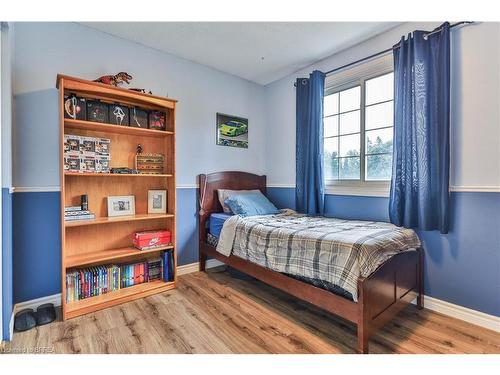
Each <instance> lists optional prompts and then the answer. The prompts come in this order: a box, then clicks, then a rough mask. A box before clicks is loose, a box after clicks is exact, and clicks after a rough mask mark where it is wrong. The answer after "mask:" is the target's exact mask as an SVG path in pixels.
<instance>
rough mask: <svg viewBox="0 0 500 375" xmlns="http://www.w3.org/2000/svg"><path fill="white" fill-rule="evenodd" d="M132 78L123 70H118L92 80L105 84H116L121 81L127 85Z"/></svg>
mask: <svg viewBox="0 0 500 375" xmlns="http://www.w3.org/2000/svg"><path fill="white" fill-rule="evenodd" d="M131 80H132V76H131V75H130V74H128V73H125V72H120V73H118V74H116V75H114V76H113V75H109V76H102V77H99V78H97V79H95V80H94V82H99V83H104V84H106V85H111V86H118V85H120V84H122V83H126V84H127V85H128V84H129V83H130V81H131Z"/></svg>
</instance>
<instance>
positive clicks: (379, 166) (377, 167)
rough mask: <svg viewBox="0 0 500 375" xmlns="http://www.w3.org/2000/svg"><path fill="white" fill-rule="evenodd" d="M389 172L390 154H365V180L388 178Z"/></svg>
mask: <svg viewBox="0 0 500 375" xmlns="http://www.w3.org/2000/svg"><path fill="white" fill-rule="evenodd" d="M391 174H392V155H391V154H386V155H371V156H370V155H368V156H366V180H390V179H391Z"/></svg>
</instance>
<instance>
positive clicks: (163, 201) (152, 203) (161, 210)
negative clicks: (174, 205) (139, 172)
mask: <svg viewBox="0 0 500 375" xmlns="http://www.w3.org/2000/svg"><path fill="white" fill-rule="evenodd" d="M165 213H167V191H166V190H148V214H165Z"/></svg>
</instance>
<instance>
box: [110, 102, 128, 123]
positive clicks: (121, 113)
mask: <svg viewBox="0 0 500 375" xmlns="http://www.w3.org/2000/svg"><path fill="white" fill-rule="evenodd" d="M109 122H110V123H111V124H113V125H123V126H129V124H130V122H129V109H128V107H126V106H124V105H120V104H110V105H109Z"/></svg>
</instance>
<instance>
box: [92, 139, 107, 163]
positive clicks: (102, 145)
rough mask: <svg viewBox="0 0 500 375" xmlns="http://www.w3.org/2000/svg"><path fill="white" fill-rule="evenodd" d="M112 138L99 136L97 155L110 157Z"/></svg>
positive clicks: (96, 147) (96, 148) (96, 146)
mask: <svg viewBox="0 0 500 375" xmlns="http://www.w3.org/2000/svg"><path fill="white" fill-rule="evenodd" d="M110 146H111V140H110V139H108V138H97V139H96V145H95V153H96V156H100V157H108V158H110V153H109V151H110Z"/></svg>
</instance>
